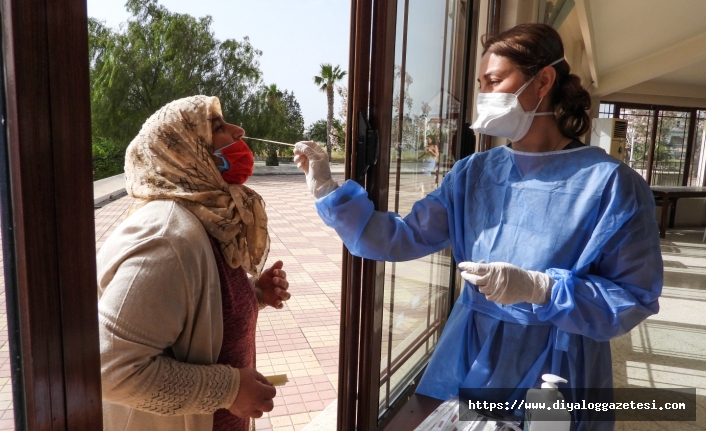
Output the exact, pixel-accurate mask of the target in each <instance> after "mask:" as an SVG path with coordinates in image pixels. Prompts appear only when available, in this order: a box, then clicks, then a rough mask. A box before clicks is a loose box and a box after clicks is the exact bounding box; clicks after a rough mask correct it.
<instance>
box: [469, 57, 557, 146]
mask: <svg viewBox="0 0 706 431" xmlns="http://www.w3.org/2000/svg"><path fill="white" fill-rule="evenodd" d="M563 60H564V58H560V59H558V60H556V61H555V62H553V63H551V64H549V66H554V65H555V64H557V63H559V62H561V61H563ZM536 76H537V75H535V76H533V77H532V78H531V79H530V80H529V81H527V82H525V84H524V85H523V86H522V87H520V89H519V90H517V91H516V92H515V93H480V94H478V100H477V102H476V108H477V111H478V119H477V120H476V121H475V123H473V125H472V126H471V129H473V130H475V131H476V133H483V134H484V135H490V136H499V137H501V138H507V139H509V140H510V141H511V142H515V141H519V140H520V139H522V138H524V137H525V135H526V134H527V132H528V131H529V128H530V126H531V125H532V120H534V117H535V116H537V115H554V112H537V108H539V105H540V104H541V103H542V100H543V99H544V98H542V99H539V103H537V106H536V107H535V108H534V110H532V111H525V110H524V109H523V108H522V105H520V100H519V99H518V97H517V96H519V95H520V94H522V92H523V91H524V90H525V88H527V86H528V85H529V84H530V82H532V80H534V78H535V77H536Z"/></svg>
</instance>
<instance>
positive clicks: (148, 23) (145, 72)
mask: <svg viewBox="0 0 706 431" xmlns="http://www.w3.org/2000/svg"><path fill="white" fill-rule="evenodd" d="M126 7H127V10H128V11H129V12H130V13H131V15H132V16H131V18H129V19H128V22H127V25H125V26H121V28H120V29H119V30H111V29H109V28H107V27H106V26H105V25H104V24H103V23H101V22H99V21H97V20H95V19H89V23H88V30H89V55H90V78H91V115H92V134H93V143H94V148H97V150H99V151H98V153H101V151H100V150H101V149H102V150H105V151H103V153H106V154H108V153H109V154H114V153H115V152H122V153H124V150H125V148H126V147H127V145H128V144H129V143H130V141H131V140H132V139H133V138H134V137H135V136H136V135H137V133H138V131H139V130H140V127H141V126H142V124H143V123H144V121H145V120H146V119H147V118H148V117H149V116H150V115H151V114H152V113H154V112H155V111H156V110H157V109H159V108H160V107H162V106H164V105H165V104H166V103H168V102H170V101H172V100H175V99H178V98H181V97H186V96H191V95H194V94H207V95H213V96H218V97H219V98H220V100H221V106H222V108H223V112H224V115H225V116H226V118H227V119H228V120H229V121H230V122H233V123H236V124H244V123H245V120H246V119H247V118H252V117H253V115H252V112H251V110H252V109H253V108H255V107H257V101H256V100H254V99H256V98H257V97H258V88H259V86H260V82H261V72H260V69H259V61H258V59H259V57H260V55H261V54H262V53H261V52H260V51H258V50H257V49H255V48H254V47H253V46H252V45H251V44H250V41H249V39H248V38H247V37H246V38H244V39H243V40H242V41H236V40H232V39H229V40H226V41H223V42H220V41H218V40H217V39H216V38H215V37H214V35H213V32H212V31H211V23H212V18H211V17H210V16H206V17H204V18H194V17H192V16H190V15H186V14H178V13H174V12H170V11H169V10H167V9H166V8H165V7H164V6H161V5H159V4H158V3H157V1H156V0H128V1H127V4H126ZM120 167H121V168H122V163H121V165H120ZM112 170H114V169H112ZM112 170H111V171H112ZM101 177H102V174H101V173H99V172H98V170H97V172H96V179H98V178H101Z"/></svg>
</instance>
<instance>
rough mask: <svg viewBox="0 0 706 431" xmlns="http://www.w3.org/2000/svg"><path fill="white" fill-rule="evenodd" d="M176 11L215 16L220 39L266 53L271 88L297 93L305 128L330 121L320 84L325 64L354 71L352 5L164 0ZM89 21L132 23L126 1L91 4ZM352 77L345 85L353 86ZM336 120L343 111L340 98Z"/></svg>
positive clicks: (342, 0) (263, 61)
mask: <svg viewBox="0 0 706 431" xmlns="http://www.w3.org/2000/svg"><path fill="white" fill-rule="evenodd" d="M158 1H159V3H160V4H161V5H163V6H165V7H166V8H167V9H169V10H170V11H173V12H179V13H187V14H189V15H193V16H197V17H202V16H205V15H210V16H212V17H213V24H212V26H211V30H212V31H213V32H214V34H215V35H216V38H218V39H219V40H225V39H236V40H242V39H243V37H245V36H249V37H250V43H251V44H252V45H253V47H255V48H256V49H259V50H261V51H262V56H261V57H260V70H261V71H262V75H263V81H264V83H265V84H267V85H269V84H277V87H279V88H280V89H283V90H289V91H293V92H294V95H295V96H296V97H297V100H298V101H299V104H300V105H301V108H302V114H303V116H304V123H305V125H306V126H307V127H308V126H309V125H310V124H311V123H313V122H315V121H317V120H320V119H323V118H326V112H327V106H326V94H325V93H323V92H321V91H319V90H318V89H317V87H316V86H315V85H314V82H313V77H314V76H315V75H317V74H318V73H319V70H320V65H321V63H331V64H333V65H334V66H336V65H340V67H341V69H343V70H348V45H349V31H350V5H351V2H350V0H211V1H209V2H205V3H201V2H200V1H193V0H158ZM88 16H90V17H92V18H96V19H99V20H101V21H105V23H106V24H107V25H108V26H110V27H113V28H118V26H119V24H120V23H123V22H126V21H127V19H128V17H129V14H128V12H127V11H126V10H125V0H88ZM347 83H348V77H347V76H346V78H344V79H343V80H342V81H341V84H342V85H347ZM335 103H336V105H335V107H334V115H336V114H337V112H338V110H339V107H340V98H339V97H338V94H336V95H335Z"/></svg>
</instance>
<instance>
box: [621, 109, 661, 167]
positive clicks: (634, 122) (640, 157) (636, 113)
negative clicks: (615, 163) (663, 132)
mask: <svg viewBox="0 0 706 431" xmlns="http://www.w3.org/2000/svg"><path fill="white" fill-rule="evenodd" d="M653 116H654V111H652V110H650V109H621V110H620V118H623V119H626V120H628V132H627V142H626V144H625V159H624V160H623V161H624V162H625V163H626V164H627V165H628V166H630V167H631V168H633V169H634V170H636V171H637V172H638V173H639V174H640V175H642V177H643V178H645V179H647V169H648V157H649V152H650V140H651V136H652V118H653Z"/></svg>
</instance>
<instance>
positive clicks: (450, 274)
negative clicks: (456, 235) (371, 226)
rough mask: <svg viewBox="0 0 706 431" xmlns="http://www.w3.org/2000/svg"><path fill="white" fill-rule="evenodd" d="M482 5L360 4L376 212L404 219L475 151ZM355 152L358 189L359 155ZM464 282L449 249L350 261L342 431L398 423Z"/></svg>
mask: <svg viewBox="0 0 706 431" xmlns="http://www.w3.org/2000/svg"><path fill="white" fill-rule="evenodd" d="M478 3H479V2H478V1H475V2H474V1H471V0H397V1H390V2H370V3H368V2H361V1H358V2H354V9H353V10H354V13H353V14H352V16H353V21H354V26H353V41H352V49H351V53H352V58H351V60H352V61H351V73H350V84H349V95H351V94H352V96H351V97H350V105H349V111H350V112H349V121H348V124H351V125H353V126H352V127H353V128H352V129H351V130H350V132H349V133H348V136H357V133H353V132H355V131H357V130H358V129H359V128H361V127H362V126H363V125H361V124H357V123H356V116H357V115H358V114H359V113H363V114H364V116H365V117H366V118H368V119H369V122H370V125H371V127H372V128H373V129H375V130H377V132H378V136H379V158H378V162H377V164H376V165H375V166H372V167H371V168H370V171H369V172H368V174H367V176H366V177H365V180H364V181H363V185H364V186H365V187H366V189H367V190H368V191H369V196H370V198H371V199H372V201H373V202H374V203H375V205H376V209H377V210H380V211H393V212H395V213H397V214H399V215H400V216H402V217H404V216H405V215H407V214H408V213H409V212H410V210H411V208H412V205H413V204H414V203H415V202H416V201H418V200H420V199H422V198H424V197H425V196H426V195H427V194H429V193H430V192H432V191H433V190H435V189H436V188H437V187H439V185H440V184H441V182H442V181H443V178H444V176H445V175H446V174H447V173H448V172H449V171H450V169H451V168H452V166H453V164H454V163H455V161H456V160H458V158H459V157H460V156H461V154H462V153H463V151H462V148H463V149H466V148H472V147H473V145H472V143H471V142H470V141H471V140H472V134H471V133H464V130H463V129H464V127H463V126H464V125H465V126H466V128H467V124H468V123H470V118H471V114H472V113H471V112H470V110H468V109H467V106H469V105H470V103H469V101H471V100H472V98H471V97H469V95H472V83H471V81H472V80H473V76H474V73H473V72H472V69H473V65H474V64H475V61H473V60H474V58H471V55H470V53H471V52H474V51H473V47H472V46H471V45H473V43H472V41H474V40H476V37H475V36H476V34H475V33H474V32H475V28H476V27H477V26H475V25H474V24H472V23H474V22H475V20H477V10H478ZM365 6H367V7H369V9H366V8H365ZM366 19H368V20H369V21H368V22H369V25H370V30H368V31H366V28H365V24H364V23H363V21H364V20H366ZM368 36H369V37H370V39H367V37H368ZM368 47H370V48H368ZM366 49H370V51H366ZM350 88H353V91H352V92H351V91H350ZM347 147H348V148H347V150H348V163H349V165H348V170H347V177H348V178H353V179H355V178H356V175H355V174H356V170H357V169H359V166H356V163H355V162H356V161H357V158H356V154H357V151H358V149H357V148H356V145H355V143H354V142H348V143H347ZM464 155H467V154H464ZM456 277H457V271H456V267H455V263H454V261H453V258H452V256H451V252H450V250H449V249H447V250H444V251H441V252H439V253H435V254H433V255H429V256H426V257H423V258H421V259H417V260H413V261H408V262H375V261H369V260H365V259H358V258H355V257H353V256H351V255H349V254H347V252H345V250H344V280H343V289H342V290H343V293H342V295H343V298H342V320H341V352H340V354H341V356H340V359H341V365H340V366H341V369H340V372H339V376H340V379H339V418H338V419H339V423H338V429H339V430H344V429H345V430H348V429H357V430H382V429H385V427H386V426H387V425H388V424H389V422H390V421H391V420H392V418H393V417H394V416H395V415H396V414H397V413H398V412H400V410H401V408H402V406H403V405H404V404H405V402H406V401H407V400H408V399H409V398H410V396H411V395H412V394H413V392H414V389H415V387H416V382H418V381H419V377H420V376H421V373H422V372H423V370H424V368H425V366H426V364H427V363H428V361H429V358H430V356H431V354H432V352H433V351H434V347H435V346H436V343H437V341H438V339H439V335H440V334H441V331H442V329H443V327H444V324H445V323H446V318H447V316H448V314H449V311H450V308H451V304H452V303H453V301H454V299H455V295H454V286H455V282H456ZM356 341H357V342H358V343H357V344H356V343H355V342H356ZM353 357H355V359H353Z"/></svg>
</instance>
